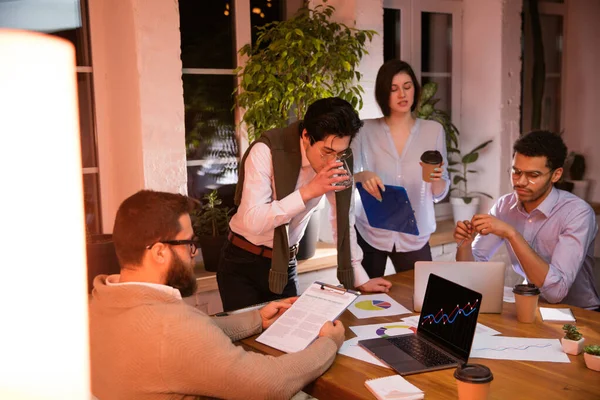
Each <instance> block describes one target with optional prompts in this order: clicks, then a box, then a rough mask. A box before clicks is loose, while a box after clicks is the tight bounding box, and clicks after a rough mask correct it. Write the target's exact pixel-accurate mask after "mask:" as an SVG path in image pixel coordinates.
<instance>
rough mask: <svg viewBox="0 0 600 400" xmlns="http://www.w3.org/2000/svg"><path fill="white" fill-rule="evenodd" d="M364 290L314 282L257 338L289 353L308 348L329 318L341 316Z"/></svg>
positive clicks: (260, 341)
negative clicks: (358, 290)
mask: <svg viewBox="0 0 600 400" xmlns="http://www.w3.org/2000/svg"><path fill="white" fill-rule="evenodd" d="M358 296H360V292H355V291H354V290H348V289H344V288H343V287H338V286H333V285H328V284H326V283H323V282H314V283H313V284H312V285H310V286H309V287H308V289H306V290H305V291H304V293H302V295H301V296H300V297H299V298H298V300H296V302H294V304H292V306H291V307H290V308H288V309H287V310H286V311H285V312H284V313H283V314H282V315H281V317H279V318H278V319H277V320H276V321H275V322H274V323H273V325H271V326H270V327H268V328H267V329H266V330H265V331H264V332H263V333H262V334H261V335H260V336H259V337H257V338H256V341H257V342H259V343H262V344H266V345H267V346H270V347H273V348H275V349H277V350H281V351H285V352H286V353H295V352H298V351H300V350H304V349H305V348H306V347H307V346H308V345H309V344H311V343H312V342H313V341H314V340H315V339H316V338H317V337H318V336H319V332H320V331H321V327H323V324H324V323H325V322H327V321H333V320H335V319H337V318H338V317H339V316H340V314H341V313H343V312H344V310H346V308H347V307H348V306H349V305H350V304H352V302H353V301H354V300H356V298H357V297H358Z"/></svg>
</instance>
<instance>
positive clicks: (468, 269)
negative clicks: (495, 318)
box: [413, 261, 506, 313]
mask: <svg viewBox="0 0 600 400" xmlns="http://www.w3.org/2000/svg"><path fill="white" fill-rule="evenodd" d="M505 268H506V267H505V265H504V263H503V262H492V261H488V262H469V261H456V262H452V261H448V262H445V261H417V262H416V263H415V284H414V292H413V307H414V309H415V312H421V308H422V307H423V298H424V297H425V289H426V288H427V281H428V280H429V274H432V273H433V274H436V275H438V276H441V277H442V278H446V279H448V280H450V281H452V282H454V283H458V284H459V285H462V286H465V287H468V288H469V289H471V290H474V291H476V292H479V293H481V294H482V295H483V298H484V299H485V302H484V303H483V304H482V305H481V310H480V311H479V312H481V313H501V312H502V298H503V295H504V270H505Z"/></svg>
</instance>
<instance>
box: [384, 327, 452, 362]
mask: <svg viewBox="0 0 600 400" xmlns="http://www.w3.org/2000/svg"><path fill="white" fill-rule="evenodd" d="M387 340H388V341H389V342H390V343H392V344H393V345H394V346H396V347H398V348H399V349H401V350H403V351H404V352H405V353H407V354H408V355H410V356H411V357H413V358H414V359H416V360H417V361H419V362H421V363H422V364H423V365H425V366H426V367H436V366H438V365H447V364H453V363H456V360H454V359H452V358H450V357H448V356H447V355H446V354H444V353H442V352H441V351H439V350H438V349H436V348H435V347H433V346H431V345H430V344H428V343H427V342H425V341H423V340H420V339H419V338H418V337H417V336H415V335H406V336H399V337H391V338H387Z"/></svg>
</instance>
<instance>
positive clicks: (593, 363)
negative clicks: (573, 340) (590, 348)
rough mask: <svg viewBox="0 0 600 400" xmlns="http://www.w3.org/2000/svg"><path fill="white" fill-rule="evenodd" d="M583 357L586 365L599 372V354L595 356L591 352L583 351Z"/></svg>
mask: <svg viewBox="0 0 600 400" xmlns="http://www.w3.org/2000/svg"><path fill="white" fill-rule="evenodd" d="M583 359H584V361H585V365H586V367H588V368H589V369H591V370H593V371H598V372H600V356H595V355H593V354H588V353H583Z"/></svg>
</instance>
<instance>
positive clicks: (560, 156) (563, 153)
mask: <svg viewBox="0 0 600 400" xmlns="http://www.w3.org/2000/svg"><path fill="white" fill-rule="evenodd" d="M515 153H519V154H522V155H524V156H527V157H542V156H543V157H546V166H547V167H548V168H550V170H555V169H557V168H561V167H562V166H563V164H564V163H565V159H566V158H567V146H566V145H565V142H563V140H562V137H561V136H560V135H558V134H556V133H554V132H550V131H544V130H539V131H531V132H529V133H526V134H525V135H523V136H521V137H520V138H519V139H517V141H516V142H515V144H514V145H513V157H514V156H515Z"/></svg>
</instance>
